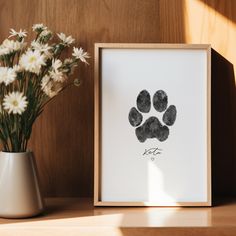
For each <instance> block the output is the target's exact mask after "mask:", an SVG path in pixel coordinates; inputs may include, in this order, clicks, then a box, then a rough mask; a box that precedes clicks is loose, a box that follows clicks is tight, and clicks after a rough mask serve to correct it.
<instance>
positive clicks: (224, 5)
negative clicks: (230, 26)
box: [199, 0, 236, 22]
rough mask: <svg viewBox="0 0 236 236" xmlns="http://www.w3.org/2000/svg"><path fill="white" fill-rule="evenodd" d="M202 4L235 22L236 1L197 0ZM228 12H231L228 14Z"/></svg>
mask: <svg viewBox="0 0 236 236" xmlns="http://www.w3.org/2000/svg"><path fill="white" fill-rule="evenodd" d="M199 1H200V2H202V3H203V4H205V5H207V6H209V7H211V8H212V9H214V10H215V11H217V12H218V13H220V14H221V15H222V16H224V17H226V18H227V19H229V20H231V21H232V22H236V15H235V11H236V1H235V0H227V1H211V0H199ZM229 12H230V13H231V14H229Z"/></svg>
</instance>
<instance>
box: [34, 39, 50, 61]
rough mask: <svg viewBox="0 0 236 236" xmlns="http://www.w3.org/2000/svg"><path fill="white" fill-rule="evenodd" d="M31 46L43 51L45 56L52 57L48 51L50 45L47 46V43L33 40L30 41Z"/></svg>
mask: <svg viewBox="0 0 236 236" xmlns="http://www.w3.org/2000/svg"><path fill="white" fill-rule="evenodd" d="M31 47H32V48H33V49H35V50H38V51H40V52H43V53H44V55H45V57H46V58H51V57H52V53H51V52H50V50H51V49H52V47H51V46H49V45H48V44H47V43H46V44H43V43H39V42H37V41H35V40H34V41H32V42H31Z"/></svg>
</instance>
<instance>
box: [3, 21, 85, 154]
mask: <svg viewBox="0 0 236 236" xmlns="http://www.w3.org/2000/svg"><path fill="white" fill-rule="evenodd" d="M33 31H34V32H35V39H34V40H33V41H32V42H30V43H28V44H27V43H26V42H25V39H26V37H27V32H26V31H25V30H20V31H19V32H17V31H15V30H14V29H11V31H10V36H9V37H8V38H7V39H5V40H4V41H3V42H2V44H1V45H0V141H1V144H2V149H3V151H5V152H25V151H26V150H27V144H28V140H29V138H30V135H31V131H32V126H33V124H34V122H35V120H36V119H37V117H38V116H39V115H40V114H41V113H42V111H43V109H44V107H45V105H46V104H47V103H48V102H49V101H51V100H52V99H53V98H54V97H55V96H56V95H58V94H59V93H61V92H62V91H63V90H64V89H66V88H67V87H68V86H70V85H72V84H74V85H76V86H78V85H79V84H80V81H79V80H78V79H75V80H74V81H70V80H69V76H70V75H71V74H72V73H73V71H74V68H75V67H76V66H78V64H79V63H80V62H83V63H87V61H86V59H87V58H89V55H88V53H87V52H84V50H83V49H82V48H76V47H73V52H72V56H71V57H70V58H64V59H62V52H63V51H64V50H66V49H68V48H70V47H71V45H72V44H73V43H74V41H75V40H74V39H73V38H72V37H71V36H66V35H65V34H63V33H60V34H57V36H56V39H55V37H54V39H53V33H52V32H51V31H50V30H49V29H48V28H47V27H46V26H44V25H43V24H35V25H33Z"/></svg>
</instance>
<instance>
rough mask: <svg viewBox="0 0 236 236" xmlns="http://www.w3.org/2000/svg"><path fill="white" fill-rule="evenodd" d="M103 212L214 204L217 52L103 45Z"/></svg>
mask: <svg viewBox="0 0 236 236" xmlns="http://www.w3.org/2000/svg"><path fill="white" fill-rule="evenodd" d="M94 92H95V94H94V102H95V109H94V111H95V120H94V125H95V130H94V205H95V206H211V204H212V200H211V46H210V45H208V44H118V43H96V44H95V91H94Z"/></svg>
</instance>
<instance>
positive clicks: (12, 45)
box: [0, 39, 26, 55]
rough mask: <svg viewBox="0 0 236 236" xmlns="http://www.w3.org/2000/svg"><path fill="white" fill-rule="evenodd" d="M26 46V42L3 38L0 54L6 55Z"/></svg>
mask: <svg viewBox="0 0 236 236" xmlns="http://www.w3.org/2000/svg"><path fill="white" fill-rule="evenodd" d="M25 46H26V43H24V42H19V41H14V40H9V39H5V40H4V41H3V43H2V45H1V46H0V55H6V54H9V53H13V52H17V51H20V50H22V49H23V48H24V47H25Z"/></svg>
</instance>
